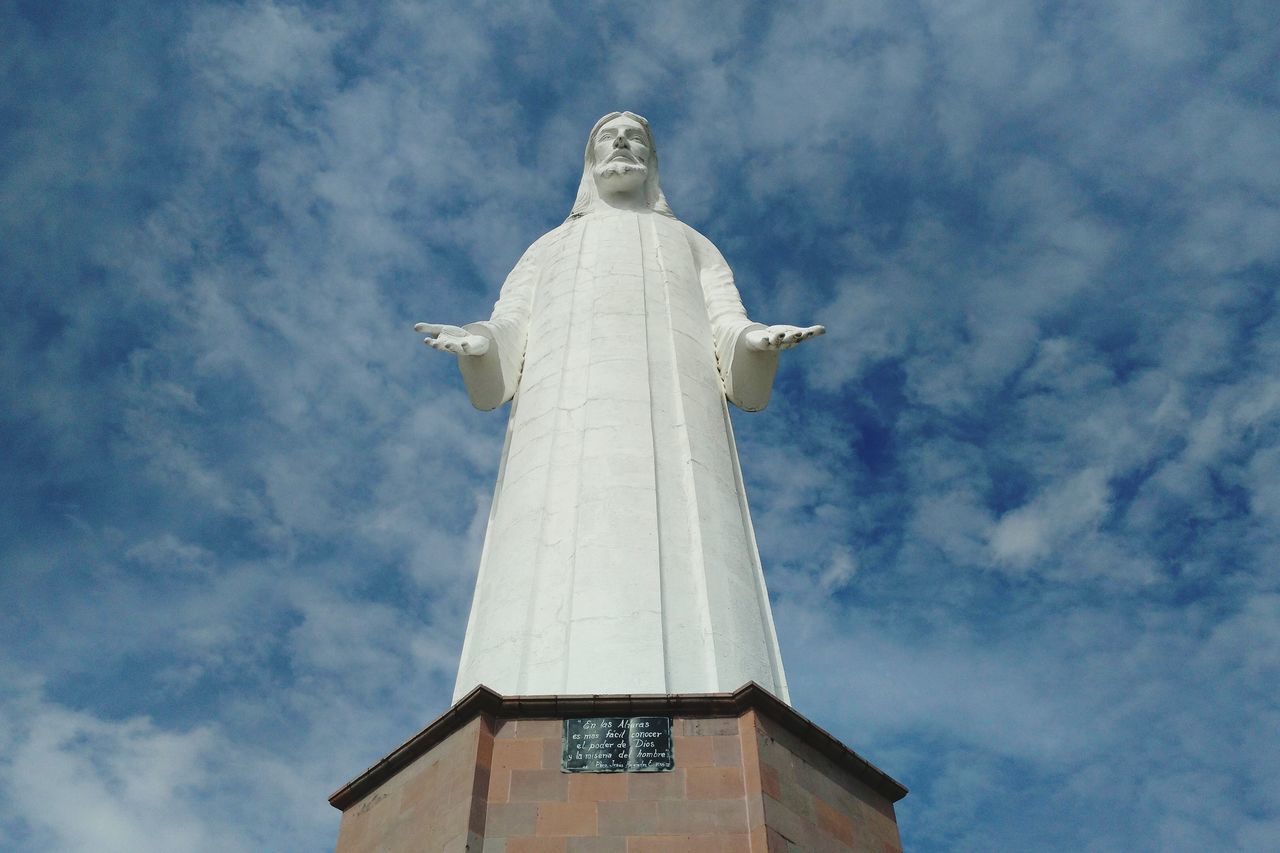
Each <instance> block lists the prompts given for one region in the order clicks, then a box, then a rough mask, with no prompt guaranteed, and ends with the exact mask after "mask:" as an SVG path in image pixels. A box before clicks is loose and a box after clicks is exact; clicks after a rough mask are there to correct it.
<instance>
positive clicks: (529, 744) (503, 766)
mask: <svg viewBox="0 0 1280 853" xmlns="http://www.w3.org/2000/svg"><path fill="white" fill-rule="evenodd" d="M492 762H493V765H492V766H493V769H494V770H540V769H542V768H543V767H544V766H545V765H544V764H543V750H542V741H541V740H499V741H496V742H495V743H494V745H493V758H492Z"/></svg>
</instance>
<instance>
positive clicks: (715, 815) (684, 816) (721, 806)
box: [657, 799, 747, 835]
mask: <svg viewBox="0 0 1280 853" xmlns="http://www.w3.org/2000/svg"><path fill="white" fill-rule="evenodd" d="M657 806H658V827H659V828H660V830H661V831H664V832H671V833H687V834H690V835H713V834H737V833H743V832H746V831H747V805H746V803H745V802H744V801H742V800H740V799H739V800H664V801H661V802H658V803H657Z"/></svg>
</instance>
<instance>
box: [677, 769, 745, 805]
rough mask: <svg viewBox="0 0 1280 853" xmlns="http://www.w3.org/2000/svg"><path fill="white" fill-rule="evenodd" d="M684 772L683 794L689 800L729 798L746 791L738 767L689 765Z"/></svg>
mask: <svg viewBox="0 0 1280 853" xmlns="http://www.w3.org/2000/svg"><path fill="white" fill-rule="evenodd" d="M685 772H686V773H687V774H688V775H687V776H686V777H685V795H686V796H687V797H688V798H689V799H690V800H729V799H733V798H735V797H741V796H743V795H744V794H745V793H746V791H745V789H744V788H743V784H742V768H740V767H691V768H689V769H688V770H687V771H685Z"/></svg>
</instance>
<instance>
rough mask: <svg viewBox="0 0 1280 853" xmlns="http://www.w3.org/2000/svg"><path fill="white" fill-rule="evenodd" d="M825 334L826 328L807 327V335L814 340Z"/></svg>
mask: <svg viewBox="0 0 1280 853" xmlns="http://www.w3.org/2000/svg"><path fill="white" fill-rule="evenodd" d="M826 333H827V327H826V326H810V327H809V334H811V335H813V337H815V338H816V337H817V336H818V335H825V334H826Z"/></svg>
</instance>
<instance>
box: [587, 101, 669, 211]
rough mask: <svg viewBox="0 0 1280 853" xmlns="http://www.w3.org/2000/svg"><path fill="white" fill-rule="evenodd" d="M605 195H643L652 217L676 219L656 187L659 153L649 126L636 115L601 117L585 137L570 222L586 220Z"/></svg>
mask: <svg viewBox="0 0 1280 853" xmlns="http://www.w3.org/2000/svg"><path fill="white" fill-rule="evenodd" d="M602 190H603V191H604V192H605V193H607V194H614V193H622V194H630V193H632V192H641V191H642V192H643V199H644V205H645V206H646V207H648V208H649V209H650V210H652V211H654V212H655V213H661V214H663V215H665V216H675V214H674V213H672V212H671V208H670V207H669V206H668V205H667V200H666V198H665V197H664V196H663V195H662V189H661V187H659V185H658V151H657V148H656V147H655V146H654V144H653V133H652V131H650V130H649V122H647V121H645V120H644V118H643V117H641V116H638V115H636V114H635V113H625V112H624V113H609V114H608V115H606V116H603V117H601V119H600V120H599V121H597V122H596V123H595V126H594V127H592V128H591V135H590V136H588V137H587V150H586V155H585V158H584V164H583V169H582V183H581V184H579V186H578V197H577V199H576V200H575V201H574V203H573V210H572V211H571V212H570V213H569V218H570V219H575V218H577V217H579V216H585V215H586V214H588V213H591V212H592V211H593V210H595V209H596V208H597V207H598V206H599V205H601V204H603V202H602V201H601V199H600V196H601V191H602Z"/></svg>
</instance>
